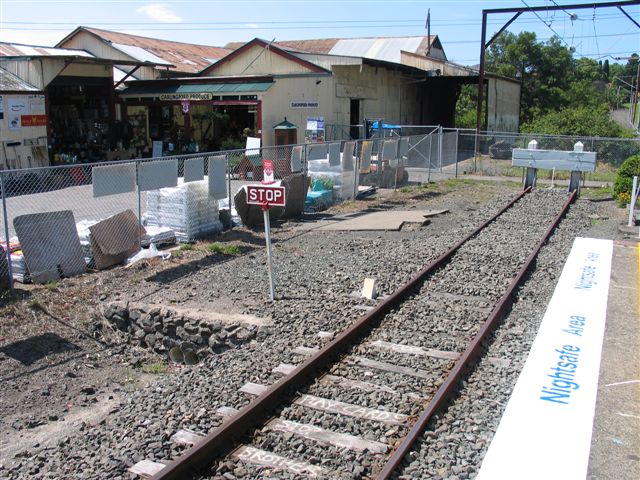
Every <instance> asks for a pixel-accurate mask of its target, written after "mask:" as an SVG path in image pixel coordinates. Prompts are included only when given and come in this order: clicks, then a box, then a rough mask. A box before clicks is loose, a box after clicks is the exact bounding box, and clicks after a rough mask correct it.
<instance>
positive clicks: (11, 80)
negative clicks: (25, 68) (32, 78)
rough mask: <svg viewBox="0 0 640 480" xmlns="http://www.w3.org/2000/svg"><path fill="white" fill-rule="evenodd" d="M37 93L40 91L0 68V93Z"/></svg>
mask: <svg viewBox="0 0 640 480" xmlns="http://www.w3.org/2000/svg"><path fill="white" fill-rule="evenodd" d="M2 91H8V92H12V91H15V92H39V91H40V90H39V89H38V88H36V87H34V86H33V85H31V84H30V83H27V82H25V81H24V80H22V79H21V78H18V77H16V76H15V75H14V74H13V73H11V72H8V71H7V70H5V69H4V68H0V92H2Z"/></svg>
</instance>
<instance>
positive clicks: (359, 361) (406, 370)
mask: <svg viewBox="0 0 640 480" xmlns="http://www.w3.org/2000/svg"><path fill="white" fill-rule="evenodd" d="M346 360H347V361H350V362H353V363H355V364H356V365H359V366H361V367H364V368H372V369H374V370H381V371H383V372H391V373H399V374H400V375H409V376H411V377H417V378H424V379H425V380H432V379H434V378H435V377H436V374H435V373H431V372H427V371H426V370H420V369H418V368H410V367H402V366H400V365H394V364H393V363H387V362H380V361H378V360H370V359H368V358H365V357H358V356H356V355H353V356H349V357H347V358H346Z"/></svg>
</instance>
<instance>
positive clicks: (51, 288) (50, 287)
mask: <svg viewBox="0 0 640 480" xmlns="http://www.w3.org/2000/svg"><path fill="white" fill-rule="evenodd" d="M57 286H58V282H56V281H55V280H49V281H48V282H47V283H45V287H47V290H49V291H50V292H53V291H54V290H55V289H56V287H57Z"/></svg>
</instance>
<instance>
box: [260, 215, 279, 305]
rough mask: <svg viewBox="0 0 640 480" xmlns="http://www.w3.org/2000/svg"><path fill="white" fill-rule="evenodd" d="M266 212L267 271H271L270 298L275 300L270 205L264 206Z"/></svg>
mask: <svg viewBox="0 0 640 480" xmlns="http://www.w3.org/2000/svg"><path fill="white" fill-rule="evenodd" d="M262 213H263V214H264V238H265V241H266V243H267V272H268V273H269V298H270V300H271V301H272V302H273V301H274V300H275V296H276V287H275V282H274V279H273V262H272V257H271V222H270V220H269V207H268V206H266V207H263V208H262Z"/></svg>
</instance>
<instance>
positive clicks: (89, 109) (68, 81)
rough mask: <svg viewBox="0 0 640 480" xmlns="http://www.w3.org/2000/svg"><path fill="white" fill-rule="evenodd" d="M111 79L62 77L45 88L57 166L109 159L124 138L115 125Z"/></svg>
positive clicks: (51, 139) (51, 153)
mask: <svg viewBox="0 0 640 480" xmlns="http://www.w3.org/2000/svg"><path fill="white" fill-rule="evenodd" d="M112 89H113V86H112V80H111V78H110V77H80V76H59V77H56V78H55V79H54V80H53V81H52V82H51V83H50V84H49V85H48V86H47V88H46V97H47V103H48V111H49V151H50V158H51V160H52V162H53V163H54V164H59V163H77V162H95V161H100V160H105V159H106V153H107V152H108V151H110V150H111V149H112V148H115V147H116V143H117V141H118V140H120V138H116V137H121V136H122V135H123V132H120V130H119V129H118V128H117V125H116V124H115V122H113V112H112V107H111V105H112V101H111V99H112V98H113V97H112V93H111V92H112Z"/></svg>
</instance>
